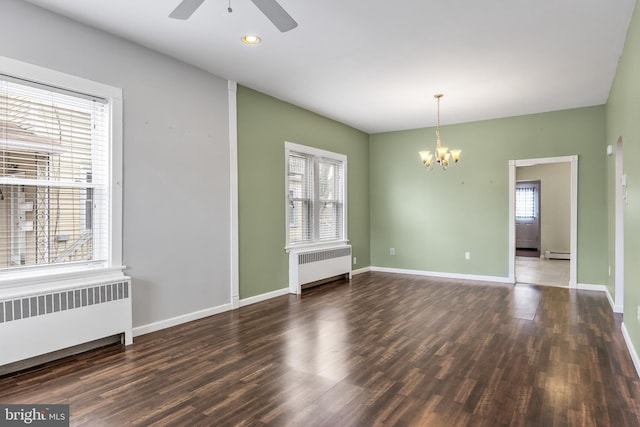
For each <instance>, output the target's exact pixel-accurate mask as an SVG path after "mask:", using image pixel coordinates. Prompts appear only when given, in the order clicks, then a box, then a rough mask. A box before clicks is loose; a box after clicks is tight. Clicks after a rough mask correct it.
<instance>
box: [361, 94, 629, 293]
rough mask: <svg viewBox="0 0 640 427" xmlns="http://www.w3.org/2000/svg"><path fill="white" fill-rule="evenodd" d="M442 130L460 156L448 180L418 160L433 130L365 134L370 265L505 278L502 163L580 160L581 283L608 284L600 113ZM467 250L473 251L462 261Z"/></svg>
mask: <svg viewBox="0 0 640 427" xmlns="http://www.w3.org/2000/svg"><path fill="white" fill-rule="evenodd" d="M441 131H442V140H443V143H444V144H445V145H447V144H448V145H449V147H450V148H461V149H462V150H463V151H462V163H461V164H460V165H459V166H458V167H456V168H452V169H449V170H448V171H447V172H443V171H441V170H435V169H434V170H433V171H431V172H427V171H426V170H424V168H423V166H422V164H421V162H420V160H419V158H418V151H419V150H422V149H433V146H434V145H435V129H434V128H428V129H416V130H407V131H401V132H389V133H382V134H375V135H371V137H370V147H369V150H370V159H371V162H370V165H369V167H370V185H371V264H372V265H374V266H378V267H390V268H401V269H415V270H424V271H434V272H444V273H457V274H471V275H485V276H498V277H507V276H508V263H509V259H508V258H509V257H508V251H509V242H508V236H509V227H508V214H509V194H508V192H509V188H508V186H509V172H508V161H509V160H513V159H527V158H540V157H558V156H567V155H574V154H577V155H578V156H579V159H578V277H577V280H578V283H586V284H604V283H606V279H607V277H606V274H607V245H606V239H607V207H606V200H607V198H606V172H607V161H606V154H605V152H604V150H603V146H604V145H603V144H604V142H603V141H604V139H605V114H604V106H597V107H589V108H580V109H573V110H565V111H557V112H551V113H542V114H534V115H528V116H519V117H511V118H505V119H498V120H487V121H480V122H473V123H464V124H458V125H451V126H444V127H442V129H441ZM639 199H640V197H639ZM391 247H393V248H395V251H396V255H395V256H392V255H390V254H389V248H391ZM465 251H470V252H471V259H470V260H468V261H466V260H465V259H464V253H465Z"/></svg>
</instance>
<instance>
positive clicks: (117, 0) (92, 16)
mask: <svg viewBox="0 0 640 427" xmlns="http://www.w3.org/2000/svg"><path fill="white" fill-rule="evenodd" d="M27 1H28V2H30V3H33V4H35V5H38V6H41V7H44V8H46V9H50V10H52V11H54V12H57V13H60V14H62V15H66V16H68V17H70V18H72V19H75V20H77V21H80V22H83V23H86V24H88V25H91V26H94V27H97V28H100V29H103V30H105V31H107V32H110V33H113V34H116V35H119V36H121V37H123V38H126V39H129V40H132V41H134V42H136V43H139V44H141V45H144V46H147V47H149V48H151V49H154V50H157V51H159V52H163V53H165V54H167V55H170V56H173V57H175V58H178V59H180V60H182V61H184V62H187V63H189V64H193V65H195V66H197V67H200V68H202V69H204V70H207V71H209V72H211V73H213V74H215V75H218V76H220V77H223V78H226V79H230V80H235V81H237V82H238V83H239V84H241V85H244V86H247V87H250V88H253V89H256V90H258V91H260V92H263V93H266V94H269V95H272V96H274V97H276V98H279V99H282V100H285V101H288V102H291V103H293V104H296V105H298V106H301V107H304V108H307V109H309V110H312V111H314V112H317V113H319V114H322V115H324V116H327V117H330V118H333V119H336V120H338V121H340V122H343V123H346V124H348V125H351V126H353V127H355V128H358V129H361V130H363V131H365V132H368V133H377V132H384V131H392V130H401V129H412V128H419V127H425V126H433V125H435V121H436V104H435V100H434V99H433V95H434V94H435V93H444V94H445V97H444V98H443V99H442V101H441V116H442V123H443V124H450V123H460V122H469V121H475V120H484V119H491V118H499V117H509V116H515V115H521V114H530V113H538V112H544V111H553V110H561V109H567V108H575V107H584V106H591V105H600V104H604V103H606V101H607V96H608V94H609V89H610V87H611V83H612V81H613V77H614V75H615V69H616V66H617V64H618V60H619V58H620V54H621V52H622V49H623V47H624V41H625V37H626V32H627V28H628V25H629V21H630V19H631V13H632V10H633V5H634V0H535V1H534V0H482V1H478V0H393V1H389V0H322V1H319V0H315V1H312V0H279V3H280V4H281V5H282V6H283V7H284V8H285V9H286V10H287V11H288V12H289V14H290V15H291V16H292V17H293V18H294V19H295V20H296V21H297V22H298V27H297V28H295V29H293V30H292V31H289V32H287V33H280V32H279V31H278V30H277V29H276V28H275V27H274V26H273V25H272V24H271V22H269V21H268V20H267V18H266V17H265V16H264V15H262V13H261V12H260V11H259V10H258V9H257V8H256V7H255V6H254V4H253V3H251V2H250V1H249V0H231V6H232V8H233V13H231V14H229V13H227V7H228V0H205V2H204V4H203V5H202V6H201V7H200V8H199V9H198V10H197V11H196V12H195V13H194V14H193V15H192V16H191V18H190V19H189V20H186V21H180V20H174V19H170V18H168V15H169V13H171V11H172V10H173V9H174V8H175V7H176V6H177V5H178V3H179V2H180V0H108V1H105V0H27ZM248 33H253V34H258V35H260V37H262V39H263V42H262V43H261V44H260V45H258V46H247V45H244V44H242V43H241V42H240V38H241V37H242V36H243V35H245V34H248Z"/></svg>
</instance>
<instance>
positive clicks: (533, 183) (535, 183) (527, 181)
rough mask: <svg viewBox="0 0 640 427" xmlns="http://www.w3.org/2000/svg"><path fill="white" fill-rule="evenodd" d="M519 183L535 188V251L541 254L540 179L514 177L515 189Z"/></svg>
mask: <svg viewBox="0 0 640 427" xmlns="http://www.w3.org/2000/svg"><path fill="white" fill-rule="evenodd" d="M520 184H529V185H531V186H533V187H534V188H535V189H536V193H535V194H536V214H535V215H536V216H535V221H536V222H537V230H536V231H537V235H536V237H537V242H538V243H537V246H536V251H537V252H538V254H539V255H540V254H541V249H542V245H541V241H542V219H541V218H540V213H541V212H542V209H541V207H540V206H541V203H542V197H541V192H540V189H541V187H542V181H541V180H539V179H525V180H522V181H518V180H517V179H516V188H515V191H517V190H518V185H520ZM514 203H516V202H514ZM514 208H515V204H514ZM517 228H518V218H517V217H516V251H517V250H518V230H517Z"/></svg>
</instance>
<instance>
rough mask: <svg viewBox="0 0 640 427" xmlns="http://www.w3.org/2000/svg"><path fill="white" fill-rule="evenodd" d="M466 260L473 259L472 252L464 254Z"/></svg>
mask: <svg viewBox="0 0 640 427" xmlns="http://www.w3.org/2000/svg"><path fill="white" fill-rule="evenodd" d="M464 259H466V260H467V261H469V260H470V259H471V252H465V253H464Z"/></svg>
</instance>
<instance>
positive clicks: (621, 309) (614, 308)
mask: <svg viewBox="0 0 640 427" xmlns="http://www.w3.org/2000/svg"><path fill="white" fill-rule="evenodd" d="M605 292H606V293H607V300H608V301H609V305H610V306H611V311H613V312H614V313H621V314H622V313H624V307H621V306H620V307H618V306H617V305H616V303H615V301H614V300H613V297H612V296H611V293H609V288H606V290H605Z"/></svg>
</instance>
